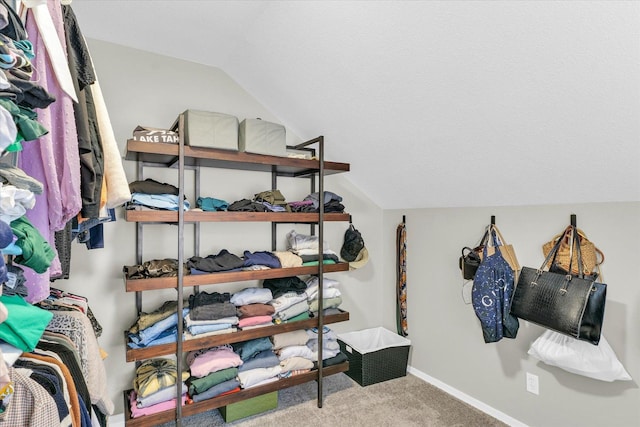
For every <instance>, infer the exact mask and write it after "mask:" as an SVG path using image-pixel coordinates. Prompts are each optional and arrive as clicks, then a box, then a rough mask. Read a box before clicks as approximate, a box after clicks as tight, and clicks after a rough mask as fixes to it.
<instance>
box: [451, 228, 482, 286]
mask: <svg viewBox="0 0 640 427" xmlns="http://www.w3.org/2000/svg"><path fill="white" fill-rule="evenodd" d="M488 239H489V229H487V230H486V231H485V232H484V236H482V239H480V243H478V246H476V247H475V248H473V249H471V248H470V247H468V246H465V247H464V248H462V256H461V257H460V259H459V260H458V266H459V267H460V271H461V272H462V278H463V279H464V280H473V278H474V277H475V276H476V270H477V269H478V267H479V266H480V263H481V262H482V257H481V256H480V254H481V253H482V250H483V249H484V246H485V245H486V244H487V240H488ZM465 251H468V252H466V253H465Z"/></svg>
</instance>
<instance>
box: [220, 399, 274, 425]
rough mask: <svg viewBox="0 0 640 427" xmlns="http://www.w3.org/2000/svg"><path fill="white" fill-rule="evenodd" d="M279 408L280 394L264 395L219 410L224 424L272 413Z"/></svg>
mask: <svg viewBox="0 0 640 427" xmlns="http://www.w3.org/2000/svg"><path fill="white" fill-rule="evenodd" d="M277 407H278V392H277V391H272V392H271V393H267V394H263V395H261V396H256V397H252V398H250V399H247V400H243V401H240V402H236V403H232V404H231V405H227V406H222V407H220V408H218V410H219V411H220V414H222V418H224V422H226V423H230V422H231V421H235V420H239V419H240V418H246V417H250V416H251V415H256V414H259V413H261V412H266V411H270V410H271V409H276V408H277Z"/></svg>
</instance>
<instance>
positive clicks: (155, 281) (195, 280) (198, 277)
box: [124, 262, 349, 292]
mask: <svg viewBox="0 0 640 427" xmlns="http://www.w3.org/2000/svg"><path fill="white" fill-rule="evenodd" d="M323 267H324V268H323V273H336V272H340V271H349V263H347V262H340V263H338V264H325V265H324V266H323ZM317 273H318V266H317V265H310V266H303V267H288V268H272V269H269V270H251V271H226V272H225V271H221V272H219V273H211V274H190V275H187V276H184V278H183V283H182V286H183V287H184V288H186V287H191V286H205V285H215V284H221V283H230V282H243V281H247V280H261V279H276V278H280V277H291V276H301V275H305V274H317ZM124 283H125V289H126V291H127V292H138V291H151V290H156V289H172V288H177V287H178V278H177V277H156V278H151V279H131V280H125V282H124Z"/></svg>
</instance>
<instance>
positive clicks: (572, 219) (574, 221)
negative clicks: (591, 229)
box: [571, 214, 577, 227]
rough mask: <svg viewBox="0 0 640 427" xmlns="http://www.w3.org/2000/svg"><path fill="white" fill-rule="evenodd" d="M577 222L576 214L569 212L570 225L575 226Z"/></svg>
mask: <svg viewBox="0 0 640 427" xmlns="http://www.w3.org/2000/svg"><path fill="white" fill-rule="evenodd" d="M576 224H577V218H576V214H571V226H572V227H575V226H576Z"/></svg>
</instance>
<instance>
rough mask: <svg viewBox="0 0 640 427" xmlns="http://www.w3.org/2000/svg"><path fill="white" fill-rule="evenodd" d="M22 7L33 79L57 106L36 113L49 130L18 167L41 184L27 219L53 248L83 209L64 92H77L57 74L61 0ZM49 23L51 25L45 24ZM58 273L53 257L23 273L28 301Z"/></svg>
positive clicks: (42, 294)
mask: <svg viewBox="0 0 640 427" xmlns="http://www.w3.org/2000/svg"><path fill="white" fill-rule="evenodd" d="M25 5H26V7H27V10H26V23H25V27H26V30H27V34H28V35H29V38H30V41H31V43H32V45H33V49H34V53H35V57H34V59H33V61H32V62H33V65H34V69H35V70H37V76H36V75H34V79H36V78H37V79H38V81H39V83H40V84H41V85H42V86H43V87H44V88H45V89H46V90H47V91H48V92H49V93H51V95H53V96H54V97H55V98H56V102H54V103H53V104H51V105H50V106H49V108H46V109H42V110H39V111H38V122H39V123H41V124H42V125H43V126H44V127H45V128H47V129H49V133H48V134H46V135H44V136H42V137H40V138H39V139H37V140H36V141H33V142H31V143H29V144H25V146H24V149H23V150H22V151H21V152H20V154H19V159H18V163H19V166H20V167H21V168H22V169H23V170H24V171H25V172H26V173H27V174H28V175H30V176H32V177H34V178H35V179H37V180H38V181H40V182H42V183H43V184H44V187H45V191H44V194H42V195H40V196H36V206H35V207H34V208H33V209H31V210H30V211H29V212H27V217H28V218H29V219H30V220H31V222H32V223H33V225H34V226H35V227H36V228H38V230H40V233H41V234H42V235H43V236H44V237H45V239H47V241H48V242H49V243H50V244H54V242H55V231H58V230H62V229H63V228H64V227H65V225H66V223H67V222H68V221H70V220H71V219H72V218H73V217H74V216H76V215H77V214H78V212H79V211H80V208H81V206H82V199H81V195H80V160H79V154H78V137H77V131H76V124H75V119H74V112H73V101H74V99H73V98H72V97H71V96H70V95H69V94H68V93H67V92H71V91H73V93H74V97H75V91H74V90H73V85H71V90H69V88H68V87H67V86H65V87H66V90H65V89H63V87H62V86H61V85H60V83H59V79H58V77H59V75H62V74H64V71H61V70H63V69H64V68H67V74H68V64H67V62H66V58H65V55H64V52H65V51H66V41H65V36H64V32H63V25H62V10H61V5H60V0H54V1H48V2H26V4H25ZM33 6H35V9H33V8H32V7H33ZM42 20H44V21H46V22H45V24H44V25H40V24H42ZM49 21H50V22H51V24H52V25H48V22H49ZM43 29H44V30H43ZM41 30H43V31H41ZM51 30H53V31H51ZM52 46H54V47H53V49H56V48H55V46H61V47H62V49H63V50H62V58H63V59H64V63H63V64H61V63H60V56H59V55H58V56H56V55H55V53H52V52H50V51H49V48H51V47H52ZM55 52H57V49H56V50H55ZM52 58H53V60H52ZM54 63H55V64H54ZM61 273H62V270H61V266H60V260H59V258H58V256H57V254H56V257H55V258H54V260H53V261H52V264H51V266H50V268H49V271H47V272H45V273H42V274H38V273H35V272H34V271H31V270H30V269H26V270H25V276H26V277H27V282H26V285H27V288H28V289H29V297H28V300H29V301H30V302H37V301H41V300H43V299H44V298H46V297H47V296H49V280H50V278H51V276H54V277H55V276H59V275H60V274H61Z"/></svg>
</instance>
